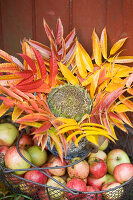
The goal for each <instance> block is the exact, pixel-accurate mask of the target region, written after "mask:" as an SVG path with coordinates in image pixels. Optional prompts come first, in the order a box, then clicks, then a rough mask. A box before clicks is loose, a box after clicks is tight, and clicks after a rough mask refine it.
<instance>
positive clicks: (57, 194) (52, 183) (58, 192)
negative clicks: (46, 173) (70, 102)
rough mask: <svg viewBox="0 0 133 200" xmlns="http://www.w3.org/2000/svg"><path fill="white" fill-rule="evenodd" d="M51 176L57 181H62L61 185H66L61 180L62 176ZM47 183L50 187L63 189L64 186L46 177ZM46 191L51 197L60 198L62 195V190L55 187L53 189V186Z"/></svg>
mask: <svg viewBox="0 0 133 200" xmlns="http://www.w3.org/2000/svg"><path fill="white" fill-rule="evenodd" d="M53 178H54V179H56V180H57V181H59V182H60V183H62V184H63V185H66V182H65V181H64V180H63V178H61V177H58V176H53ZM47 185H48V186H52V187H56V188H61V189H64V187H62V186H61V185H60V184H58V183H56V182H55V181H53V180H52V179H51V178H49V179H48V181H47ZM48 192H49V195H50V198H51V199H61V198H62V197H63V195H64V191H63V190H56V191H55V189H53V188H48Z"/></svg>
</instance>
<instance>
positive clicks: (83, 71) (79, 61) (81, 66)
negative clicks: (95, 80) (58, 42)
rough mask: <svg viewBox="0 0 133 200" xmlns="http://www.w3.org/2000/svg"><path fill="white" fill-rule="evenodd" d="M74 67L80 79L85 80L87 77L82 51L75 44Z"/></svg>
mask: <svg viewBox="0 0 133 200" xmlns="http://www.w3.org/2000/svg"><path fill="white" fill-rule="evenodd" d="M76 65H77V68H78V72H79V74H80V76H81V77H82V78H86V76H87V70H86V65H85V62H84V60H83V57H82V51H81V49H80V46H79V43H78V42H77V48H76Z"/></svg>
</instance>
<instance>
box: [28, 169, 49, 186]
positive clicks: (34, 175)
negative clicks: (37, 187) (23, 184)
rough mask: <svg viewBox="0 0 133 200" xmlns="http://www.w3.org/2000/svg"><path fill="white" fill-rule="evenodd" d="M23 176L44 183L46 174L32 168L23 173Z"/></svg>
mask: <svg viewBox="0 0 133 200" xmlns="http://www.w3.org/2000/svg"><path fill="white" fill-rule="evenodd" d="M24 178H25V179H27V180H30V181H34V182H36V183H41V184H45V183H46V182H47V179H48V178H47V176H45V175H44V174H43V173H41V172H40V171H38V170H32V171H28V172H26V173H25V175H24Z"/></svg>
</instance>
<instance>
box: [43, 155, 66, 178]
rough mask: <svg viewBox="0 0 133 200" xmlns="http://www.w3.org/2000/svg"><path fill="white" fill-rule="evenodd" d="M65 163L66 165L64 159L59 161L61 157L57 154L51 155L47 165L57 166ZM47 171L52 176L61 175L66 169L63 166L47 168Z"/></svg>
mask: <svg viewBox="0 0 133 200" xmlns="http://www.w3.org/2000/svg"><path fill="white" fill-rule="evenodd" d="M65 165H66V162H65V161H64V160H63V161H61V159H60V158H59V157H57V156H53V157H52V158H51V160H50V161H49V162H48V164H47V166H48V167H57V166H59V167H62V166H65ZM48 171H49V172H50V173H51V174H52V175H54V176H63V175H64V174H65V172H66V169H65V168H60V169H48Z"/></svg>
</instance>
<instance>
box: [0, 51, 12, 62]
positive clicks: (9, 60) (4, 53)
mask: <svg viewBox="0 0 133 200" xmlns="http://www.w3.org/2000/svg"><path fill="white" fill-rule="evenodd" d="M0 57H1V58H3V59H4V60H6V61H8V62H13V60H12V58H11V56H10V55H9V54H8V53H6V52H5V51H2V50H0Z"/></svg>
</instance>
